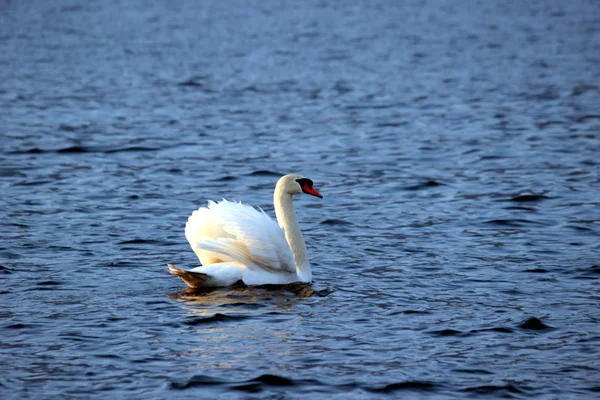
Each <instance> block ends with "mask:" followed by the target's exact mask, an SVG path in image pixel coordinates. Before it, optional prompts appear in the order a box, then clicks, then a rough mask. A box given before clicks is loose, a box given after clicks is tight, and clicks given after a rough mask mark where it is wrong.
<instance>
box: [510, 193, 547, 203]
mask: <svg viewBox="0 0 600 400" xmlns="http://www.w3.org/2000/svg"><path fill="white" fill-rule="evenodd" d="M548 198H549V197H547V196H544V195H540V194H522V195H519V196H516V197H513V198H511V199H510V201H517V202H525V201H541V200H546V199H548Z"/></svg>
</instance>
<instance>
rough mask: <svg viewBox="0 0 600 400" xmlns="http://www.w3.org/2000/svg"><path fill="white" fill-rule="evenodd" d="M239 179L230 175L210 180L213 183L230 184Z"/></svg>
mask: <svg viewBox="0 0 600 400" xmlns="http://www.w3.org/2000/svg"><path fill="white" fill-rule="evenodd" d="M238 179H239V178H238V177H236V176H232V175H225V176H220V177H218V178H215V179H211V180H212V181H213V182H231V181H235V180H238Z"/></svg>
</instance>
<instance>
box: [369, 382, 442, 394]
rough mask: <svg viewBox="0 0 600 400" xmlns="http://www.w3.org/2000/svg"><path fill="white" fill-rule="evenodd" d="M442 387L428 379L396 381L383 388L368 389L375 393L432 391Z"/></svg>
mask: <svg viewBox="0 0 600 400" xmlns="http://www.w3.org/2000/svg"><path fill="white" fill-rule="evenodd" d="M438 389H440V386H439V385H437V384H435V383H432V382H427V381H405V382H396V383H390V384H388V385H385V386H384V387H382V388H372V389H368V391H370V392H374V393H393V392H398V391H404V390H405V391H421V392H430V391H434V390H438Z"/></svg>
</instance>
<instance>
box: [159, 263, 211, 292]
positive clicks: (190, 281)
mask: <svg viewBox="0 0 600 400" xmlns="http://www.w3.org/2000/svg"><path fill="white" fill-rule="evenodd" d="M167 265H168V266H169V272H170V273H171V274H172V275H175V276H178V277H180V278H181V280H182V281H184V282H185V283H186V284H187V285H188V286H189V287H191V288H192V289H198V288H203V287H213V286H214V282H212V281H213V279H212V278H211V277H210V276H208V275H206V274H203V273H200V272H191V271H186V270H185V269H181V268H179V267H176V266H174V265H173V264H167Z"/></svg>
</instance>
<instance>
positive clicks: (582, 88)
mask: <svg viewBox="0 0 600 400" xmlns="http://www.w3.org/2000/svg"><path fill="white" fill-rule="evenodd" d="M586 92H600V88H599V87H598V86H596V85H590V84H587V83H580V84H578V85H577V86H575V87H574V88H573V90H572V91H571V96H581V95H582V94H583V93H586Z"/></svg>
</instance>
